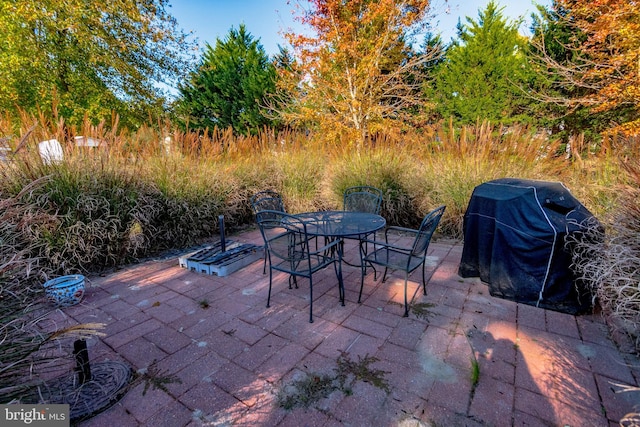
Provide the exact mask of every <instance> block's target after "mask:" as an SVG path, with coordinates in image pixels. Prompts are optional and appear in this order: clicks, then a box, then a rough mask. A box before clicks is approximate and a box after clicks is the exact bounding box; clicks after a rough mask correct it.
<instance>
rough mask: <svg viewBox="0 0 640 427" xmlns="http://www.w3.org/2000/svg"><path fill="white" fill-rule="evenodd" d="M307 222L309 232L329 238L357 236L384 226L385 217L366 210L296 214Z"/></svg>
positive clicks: (385, 222)
mask: <svg viewBox="0 0 640 427" xmlns="http://www.w3.org/2000/svg"><path fill="white" fill-rule="evenodd" d="M295 216H296V217H298V218H300V219H301V220H302V221H304V222H305V224H306V226H307V233H308V234H311V235H314V236H324V237H327V238H329V239H336V238H342V237H352V238H357V237H358V236H364V235H367V234H370V233H373V232H375V231H378V230H380V229H381V228H384V226H385V225H386V224H387V221H386V220H385V219H384V217H382V216H380V215H376V214H372V213H366V212H352V211H318V212H305V213H300V214H296V215H295Z"/></svg>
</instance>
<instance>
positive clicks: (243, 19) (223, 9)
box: [169, 0, 551, 55]
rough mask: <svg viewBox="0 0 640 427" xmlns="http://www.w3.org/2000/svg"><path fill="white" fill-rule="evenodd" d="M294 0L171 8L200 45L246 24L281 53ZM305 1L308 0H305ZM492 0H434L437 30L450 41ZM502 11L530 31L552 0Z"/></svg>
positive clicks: (194, 2)
mask: <svg viewBox="0 0 640 427" xmlns="http://www.w3.org/2000/svg"><path fill="white" fill-rule="evenodd" d="M295 3H296V1H295V0H171V2H170V4H171V7H170V9H169V12H170V13H171V15H173V16H174V17H175V18H176V19H177V21H178V25H179V26H180V27H181V28H182V29H183V30H184V31H185V32H187V33H189V32H192V34H193V36H194V37H197V39H198V41H199V44H200V46H202V47H203V46H204V45H205V43H209V44H211V45H212V46H215V42H216V39H217V38H219V39H221V40H223V39H224V38H225V37H226V36H227V34H228V33H229V30H230V29H231V28H232V27H233V28H235V29H238V27H239V26H240V24H244V25H245V27H246V29H247V31H248V32H249V33H251V35H252V36H253V37H254V38H255V39H259V41H260V44H261V45H262V46H263V47H264V49H265V51H266V53H267V54H268V55H274V54H276V53H278V45H282V46H286V42H285V40H284V38H283V37H282V33H283V32H285V31H286V30H288V29H294V30H300V29H301V26H300V25H299V24H298V23H297V22H296V21H295V19H294V15H293V14H292V11H293V9H294V6H293V4H295ZM302 3H306V2H302ZM487 3H489V0H434V1H433V3H432V4H433V7H434V12H435V13H436V14H437V15H436V18H435V21H434V22H433V24H434V28H435V32H439V33H441V34H442V39H443V41H445V42H449V41H450V40H451V38H452V37H454V36H455V34H456V31H455V28H456V24H457V23H458V18H460V19H461V21H462V22H463V23H465V22H466V20H465V17H466V16H469V17H471V18H473V19H474V20H477V19H478V11H479V10H482V9H484V8H485V7H486V5H487ZM496 3H497V4H498V7H500V8H503V10H502V14H503V15H504V16H505V17H506V18H507V19H509V20H516V19H519V18H524V19H525V20H526V23H525V24H524V25H522V26H521V27H520V32H521V33H523V34H529V31H528V29H529V23H530V15H531V13H533V12H535V11H536V7H535V4H541V5H544V6H549V5H550V4H551V0H535V2H534V0H496Z"/></svg>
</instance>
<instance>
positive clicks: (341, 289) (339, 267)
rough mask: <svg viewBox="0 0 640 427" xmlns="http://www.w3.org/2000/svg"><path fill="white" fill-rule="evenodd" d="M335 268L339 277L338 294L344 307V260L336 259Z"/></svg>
mask: <svg viewBox="0 0 640 427" xmlns="http://www.w3.org/2000/svg"><path fill="white" fill-rule="evenodd" d="M333 269H334V271H335V272H336V277H337V278H338V295H339V297H340V304H341V305H342V306H343V307H344V283H343V282H342V262H340V261H335V262H334V263H333Z"/></svg>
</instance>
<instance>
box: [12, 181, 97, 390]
mask: <svg viewBox="0 0 640 427" xmlns="http://www.w3.org/2000/svg"><path fill="white" fill-rule="evenodd" d="M42 185H44V181H43V180H36V181H34V182H32V183H30V184H28V185H26V186H25V187H24V189H23V190H22V191H21V192H20V193H18V194H17V195H16V196H15V197H7V198H3V199H2V200H0V243H1V244H0V403H10V402H21V401H28V402H37V401H38V400H37V396H39V395H40V393H39V390H40V391H44V390H45V389H46V388H47V387H48V386H49V383H50V381H51V380H53V379H55V378H56V377H58V376H61V375H69V374H70V373H72V369H73V359H72V357H71V351H70V349H71V348H72V340H73V339H79V338H86V337H89V336H95V335H99V334H100V332H99V330H100V329H101V328H102V325H100V324H84V325H77V324H73V323H72V322H67V321H66V318H65V317H64V316H61V315H60V313H59V312H58V311H57V310H56V309H55V308H54V307H53V306H52V305H51V304H50V303H49V302H48V301H47V300H46V299H45V297H44V292H43V287H42V284H43V283H44V281H45V280H46V279H47V278H49V277H50V275H51V273H52V272H51V270H50V269H48V268H47V267H46V263H43V262H42V260H40V259H38V258H31V257H29V252H30V249H34V248H30V247H28V245H29V244H36V245H37V244H38V242H31V243H29V242H30V241H31V230H32V228H37V227H39V226H40V223H42V222H46V221H48V218H47V217H46V216H45V217H42V216H40V215H39V214H38V212H37V210H34V209H33V207H32V205H31V203H30V200H29V198H28V195H29V193H31V192H33V191H35V190H37V188H38V187H40V186H42ZM34 252H38V251H37V250H34ZM44 394H46V392H44Z"/></svg>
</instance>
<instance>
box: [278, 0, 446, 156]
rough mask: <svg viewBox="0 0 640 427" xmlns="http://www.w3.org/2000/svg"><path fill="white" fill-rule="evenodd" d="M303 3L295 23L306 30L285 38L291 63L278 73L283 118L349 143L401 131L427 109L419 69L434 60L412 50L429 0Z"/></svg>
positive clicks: (341, 0) (322, 1)
mask: <svg viewBox="0 0 640 427" xmlns="http://www.w3.org/2000/svg"><path fill="white" fill-rule="evenodd" d="M302 3H305V2H298V5H301V4H302ZM305 4H306V5H308V8H306V9H305V8H300V10H299V11H298V12H301V13H300V14H299V15H298V16H297V19H298V20H299V21H301V22H302V23H303V24H306V26H307V27H308V28H309V29H310V31H309V32H307V33H303V34H296V33H288V34H286V37H287V39H288V41H289V42H290V43H291V45H292V47H293V54H294V57H295V60H294V61H293V63H292V64H291V66H290V67H287V68H286V69H281V70H280V77H281V78H280V79H279V81H280V84H281V89H282V90H283V93H285V94H286V97H287V100H288V102H287V104H286V108H282V107H281V108H279V113H280V116H281V118H283V119H284V120H285V121H286V122H287V123H291V124H295V123H303V124H304V125H305V126H309V125H312V126H314V127H316V128H317V129H319V130H320V131H322V132H323V135H326V136H327V137H335V138H341V139H342V138H345V137H346V138H347V140H348V141H349V142H350V143H354V144H360V143H362V142H364V141H365V140H366V139H367V138H368V137H369V136H370V135H371V134H373V133H375V132H378V131H381V130H383V129H384V130H385V131H392V130H394V129H396V130H397V129H400V128H401V127H402V126H403V125H404V123H405V122H404V121H403V119H404V118H406V116H407V114H409V113H411V114H416V111H417V109H419V108H420V107H421V105H422V104H423V103H424V101H423V100H422V99H421V98H420V86H421V85H422V83H423V78H422V74H421V73H422V69H423V67H421V66H420V65H421V64H423V63H424V62H425V61H427V60H429V59H433V57H434V56H435V55H437V54H438V53H437V52H435V51H433V52H429V53H427V54H417V53H415V52H413V50H412V48H411V41H412V36H413V35H414V31H416V30H419V29H421V28H422V26H423V25H424V23H425V20H426V17H427V14H428V6H429V0H405V1H399V0H376V1H374V0H351V1H343V0H308V1H307V2H306V3H305ZM292 94H294V95H293V96H292ZM280 105H282V104H280Z"/></svg>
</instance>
